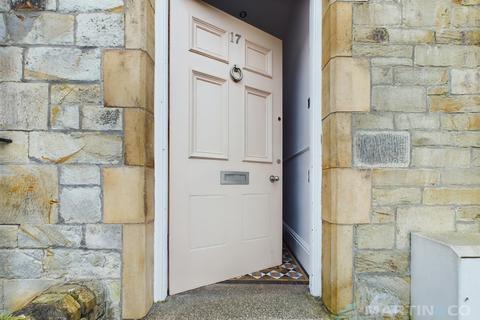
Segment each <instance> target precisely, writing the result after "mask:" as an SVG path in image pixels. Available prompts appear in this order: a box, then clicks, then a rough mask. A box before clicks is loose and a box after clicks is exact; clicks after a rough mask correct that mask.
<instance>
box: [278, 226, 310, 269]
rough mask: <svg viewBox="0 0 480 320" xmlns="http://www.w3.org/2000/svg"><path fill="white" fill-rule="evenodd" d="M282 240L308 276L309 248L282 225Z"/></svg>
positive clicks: (295, 234) (287, 227) (296, 235)
mask: <svg viewBox="0 0 480 320" xmlns="http://www.w3.org/2000/svg"><path fill="white" fill-rule="evenodd" d="M283 240H284V241H285V243H286V244H287V246H288V247H289V248H290V250H291V251H292V253H293V255H294V256H295V258H297V260H298V262H300V264H301V265H302V267H303V269H305V271H306V272H307V273H308V274H310V272H311V271H312V263H311V255H310V246H309V245H308V243H307V242H306V241H305V240H303V239H302V237H300V235H299V234H298V233H296V232H295V230H293V229H292V228H291V227H290V226H289V225H287V224H286V223H285V222H284V223H283Z"/></svg>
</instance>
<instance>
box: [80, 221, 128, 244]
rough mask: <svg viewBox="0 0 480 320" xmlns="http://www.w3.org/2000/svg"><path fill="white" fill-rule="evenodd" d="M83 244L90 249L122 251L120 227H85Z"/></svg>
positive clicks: (100, 225) (98, 225)
mask: <svg viewBox="0 0 480 320" xmlns="http://www.w3.org/2000/svg"><path fill="white" fill-rule="evenodd" d="M85 244H86V246H87V248H91V249H116V250H120V249H122V226H120V225H102V224H92V225H87V227H86V230H85Z"/></svg>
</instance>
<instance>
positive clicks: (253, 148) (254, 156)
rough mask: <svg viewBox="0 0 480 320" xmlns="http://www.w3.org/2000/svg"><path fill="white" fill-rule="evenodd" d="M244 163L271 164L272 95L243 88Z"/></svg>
mask: <svg viewBox="0 0 480 320" xmlns="http://www.w3.org/2000/svg"><path fill="white" fill-rule="evenodd" d="M244 110H245V111H244V112H245V113H244V119H245V127H244V130H245V161H258V162H269V163H270V162H272V95H271V93H269V92H265V91H261V90H257V89H254V88H249V87H246V88H245V109H244Z"/></svg>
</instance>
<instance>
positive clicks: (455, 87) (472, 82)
mask: <svg viewBox="0 0 480 320" xmlns="http://www.w3.org/2000/svg"><path fill="white" fill-rule="evenodd" d="M479 19H480V14H479ZM451 75H452V93H453V94H480V70H478V69H452V71H451Z"/></svg>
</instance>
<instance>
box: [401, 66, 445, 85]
mask: <svg viewBox="0 0 480 320" xmlns="http://www.w3.org/2000/svg"><path fill="white" fill-rule="evenodd" d="M447 82H448V70H447V69H440V68H428V67H413V68H411V67H399V68H395V83H398V84H401V85H404V84H405V85H439V84H446V83H447Z"/></svg>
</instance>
